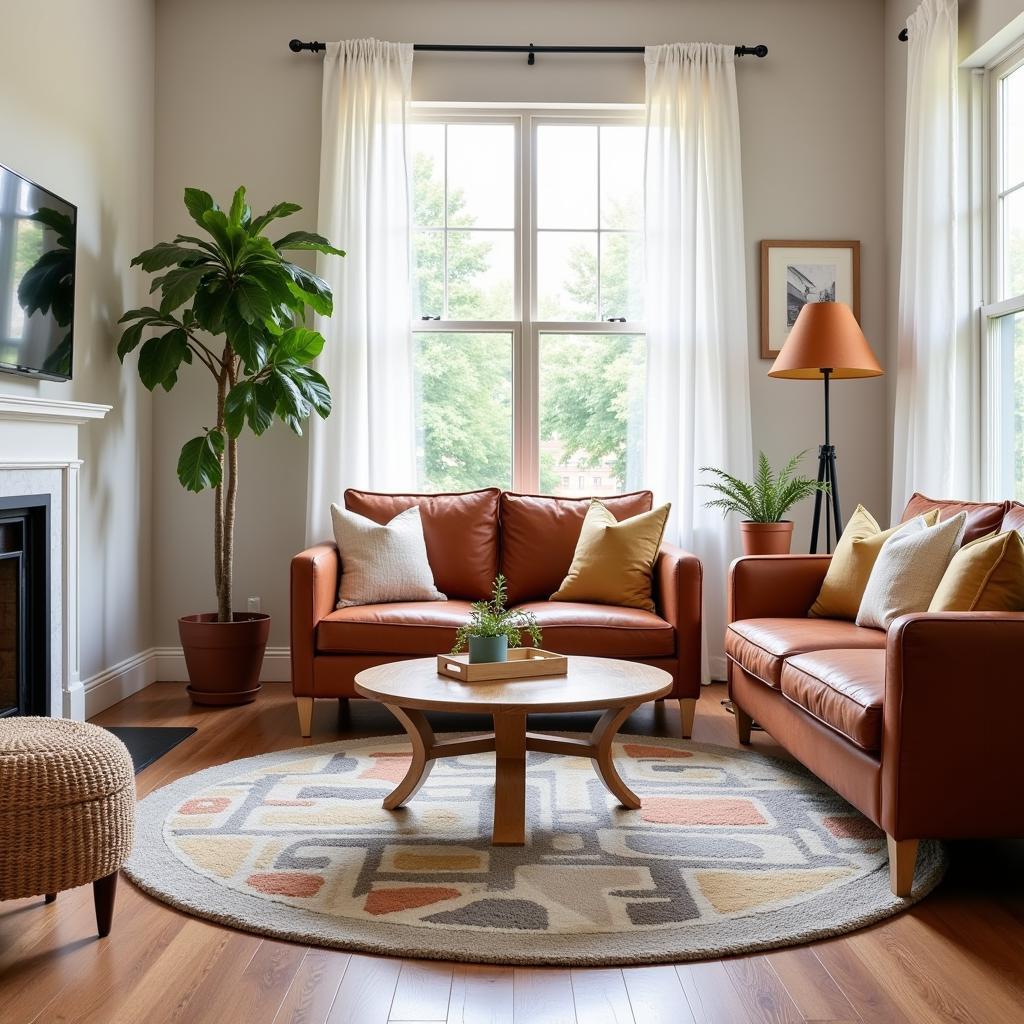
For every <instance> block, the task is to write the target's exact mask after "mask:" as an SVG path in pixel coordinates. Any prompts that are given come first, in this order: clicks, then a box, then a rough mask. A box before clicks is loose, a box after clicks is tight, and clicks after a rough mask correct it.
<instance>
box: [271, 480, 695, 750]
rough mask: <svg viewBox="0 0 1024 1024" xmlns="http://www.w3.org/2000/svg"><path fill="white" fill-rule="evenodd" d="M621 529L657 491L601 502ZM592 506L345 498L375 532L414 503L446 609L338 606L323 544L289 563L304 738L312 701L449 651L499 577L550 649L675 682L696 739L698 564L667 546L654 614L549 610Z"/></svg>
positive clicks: (530, 500)
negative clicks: (380, 669)
mask: <svg viewBox="0 0 1024 1024" xmlns="http://www.w3.org/2000/svg"><path fill="white" fill-rule="evenodd" d="M601 500H602V501H603V502H604V503H605V504H606V505H607V506H608V508H609V509H610V510H611V511H612V513H613V514H614V515H615V517H616V518H617V519H619V520H622V519H626V518H628V517H629V516H633V515H637V514H639V513H641V512H646V511H649V510H650V508H651V500H652V495H651V492H650V491H639V492H636V493H633V494H624V495H618V496H615V497H609V498H602V499H601ZM589 504H590V499H589V498H553V497H544V496H537V495H529V494H514V493H511V492H502V491H499V490H498V489H497V488H488V489H486V490H481V491H469V492H467V493H463V494H430V495H421V494H376V493H371V492H367V491H355V490H348V491H346V492H345V505H346V507H347V508H348V509H350V510H351V511H353V512H357V513H359V514H360V515H364V516H367V517H368V518H370V519H373V520H374V521H375V522H378V523H386V522H388V521H390V520H391V519H392V518H394V516H396V515H398V513H399V512H402V511H404V510H405V509H407V508H410V507H412V506H413V505H419V507H420V513H421V516H422V521H423V537H424V541H425V543H426V548H427V559H428V560H429V562H430V566H431V569H432V570H433V573H434V582H435V583H436V584H437V587H438V589H440V590H441V592H442V593H444V594H446V595H447V597H448V600H447V601H425V602H409V603H395V604H374V605H363V606H359V607H353V608H343V609H340V610H338V609H336V608H335V605H336V604H337V599H338V574H339V571H340V564H339V556H338V549H337V547H336V546H335V544H334V543H333V542H325V543H323V544H318V545H316V546H315V547H312V548H309V549H308V550H306V551H303V552H301V553H299V554H298V555H296V556H295V557H294V558H293V559H292V565H291V659H292V689H293V692H294V694H295V697H296V698H297V702H298V712H299V724H300V727H301V730H302V735H303V736H309V735H310V728H311V719H312V714H313V701H314V700H315V699H317V698H342V699H347V698H350V697H354V696H356V692H355V689H354V686H353V682H354V679H355V675H356V673H357V672H360V671H362V670H363V669H365V668H369V667H370V666H372V665H382V664H385V663H388V662H393V661H401V660H403V659H406V658H422V657H425V656H429V655H435V654H444V653H446V652H447V651H449V650H451V648H452V645H453V644H454V642H455V631H456V629H457V628H458V627H459V626H460V625H461V624H462V623H463V622H465V621H466V619H467V617H468V615H469V610H470V609H469V606H470V602H472V601H478V600H483V599H486V598H488V597H489V596H490V590H491V584H492V582H493V580H494V577H495V576H496V575H497V574H498V572H502V573H504V575H505V576H506V577H507V579H508V593H509V605H510V606H511V607H517V608H522V609H523V610H525V611H529V612H532V613H533V614H534V615H535V616H536V617H537V621H538V622H539V624H540V626H541V628H542V629H543V633H544V646H545V648H547V649H549V650H552V651H558V652H560V653H563V654H587V655H595V656H599V657H609V658H623V659H626V660H630V661H638V662H643V663H645V664H648V665H655V666H657V667H658V668H662V669H664V670H665V671H667V672H669V673H671V675H672V678H673V679H674V681H675V687H674V689H673V691H672V694H671V696H672V697H673V698H675V699H676V700H678V701H679V707H680V714H681V718H682V731H683V735H684V736H689V735H690V731H691V729H692V725H693V715H694V710H695V708H696V703H697V698H698V697H699V696H700V663H701V564H700V562H699V561H698V559H697V558H696V557H695V556H693V555H691V554H687V553H686V552H684V551H681V550H679V549H678V548H675V547H672V546H671V545H668V544H666V545H663V546H662V549H661V552H660V554H659V556H658V560H657V563H656V564H655V568H654V601H655V606H656V613H655V612H647V611H643V610H641V609H637V608H620V607H615V606H610V605H599V604H579V603H568V602H553V601H549V600H548V598H549V597H550V595H551V594H553V593H554V592H555V591H556V590H557V589H558V587H559V586H560V584H561V582H562V580H563V579H564V577H565V574H566V573H567V572H568V569H569V564H570V563H571V561H572V556H573V552H574V551H575V548H576V541H577V539H578V538H579V533H580V528H581V526H582V524H583V517H584V515H585V514H586V510H587V507H588V506H589Z"/></svg>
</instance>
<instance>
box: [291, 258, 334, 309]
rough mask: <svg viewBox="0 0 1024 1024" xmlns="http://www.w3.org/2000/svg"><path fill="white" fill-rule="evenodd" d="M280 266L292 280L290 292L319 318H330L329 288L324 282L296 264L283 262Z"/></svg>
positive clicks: (332, 304)
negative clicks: (310, 307) (309, 307)
mask: <svg viewBox="0 0 1024 1024" xmlns="http://www.w3.org/2000/svg"><path fill="white" fill-rule="evenodd" d="M281 266H282V267H283V268H284V269H285V272H286V273H287V274H288V276H289V277H290V278H291V279H292V292H293V293H294V294H296V295H298V297H299V298H301V299H302V300H303V302H305V303H307V304H308V305H310V306H312V307H313V309H314V310H315V311H316V312H317V313H319V314H320V315H321V316H330V315H331V314H332V313H333V312H334V300H333V298H332V297H331V287H330V285H329V284H328V283H327V282H326V281H324V280H323V279H322V278H319V277H317V276H316V274H312V273H310V272H309V271H308V270H304V269H303V268H302V267H300V266H299V265H298V264H297V263H289V262H288V261H284V262H283V263H282V264H281Z"/></svg>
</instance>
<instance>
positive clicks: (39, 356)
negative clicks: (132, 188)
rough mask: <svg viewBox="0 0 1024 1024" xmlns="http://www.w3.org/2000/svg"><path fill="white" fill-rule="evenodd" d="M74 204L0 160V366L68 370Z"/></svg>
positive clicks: (42, 372)
mask: <svg viewBox="0 0 1024 1024" xmlns="http://www.w3.org/2000/svg"><path fill="white" fill-rule="evenodd" d="M77 220H78V211H77V210H76V209H75V207H74V206H72V205H71V203H69V202H67V201H66V200H64V199H61V198H59V197H58V196H55V195H54V194H53V193H52V192H49V191H47V189H45V188H42V187H41V186H39V185H36V184H35V183H34V182H31V181H29V180H28V179H27V178H23V177H21V175H18V174H15V173H14V171H12V170H9V169H8V168H6V167H4V166H3V165H2V164H0V370H3V371H6V372H8V373H23V374H29V375H31V376H33V377H45V378H46V379H48V380H69V379H70V378H71V350H72V344H73V339H72V333H73V326H74V321H75V228H76V225H77Z"/></svg>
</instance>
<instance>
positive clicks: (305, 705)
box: [295, 697, 313, 737]
mask: <svg viewBox="0 0 1024 1024" xmlns="http://www.w3.org/2000/svg"><path fill="white" fill-rule="evenodd" d="M295 709H296V710H297V711H298V712H299V732H301V733H302V735H303V736H305V737H308V736H311V735H312V734H313V698H312V697H296V698H295Z"/></svg>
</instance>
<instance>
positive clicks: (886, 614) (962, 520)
mask: <svg viewBox="0 0 1024 1024" xmlns="http://www.w3.org/2000/svg"><path fill="white" fill-rule="evenodd" d="M966 527H967V513H966V512H960V513H958V514H957V515H955V516H951V517H950V518H949V519H947V520H946V521H945V522H943V523H936V524H935V525H934V526H928V525H926V523H925V520H924V517H923V516H918V517H917V518H916V519H911V520H910V522H909V523H905V524H904V525H903V526H901V527H900V528H899V529H898V530H897V531H896V532H895V533H894V534H893V535H892V536H891V537H890V538H889V539H888V540H887V541H886V542H885V544H883V545H882V550H881V551H880V552H879V553H878V558H877V559H876V560H875V565H874V568H873V569H872V570H871V576H870V577H869V578H868V585H867V587H866V588H865V590H864V597H863V599H862V600H861V602H860V610H859V611H858V612H857V625H858V626H872V627H874V628H875V629H888V628H889V624H890V623H891V622H892V621H893V619H896V618H898V617H899V616H900V615H906V614H907V613H908V612H925V611H927V610H928V606H929V604H931V600H932V598H933V597H934V596H935V591H936V590H938V588H939V583H941V582H942V577H943V575H944V573H945V572H946V568H947V567H948V565H949V563H950V562H951V561H952V559H953V555H955V554H956V551H957V549H958V548H959V547H960V541H961V540H962V539H963V536H964V530H965V529H966Z"/></svg>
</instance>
